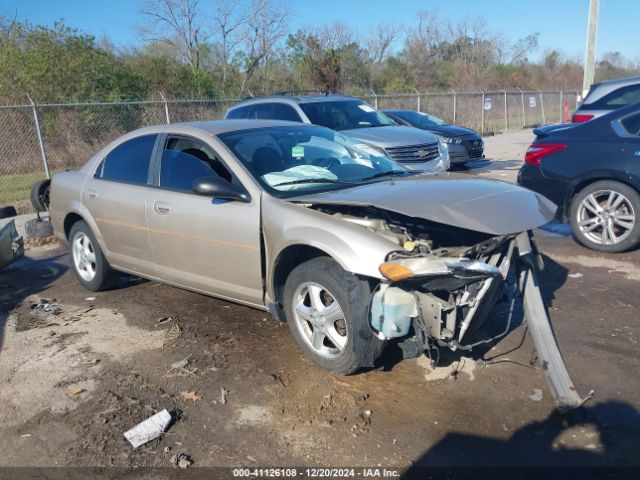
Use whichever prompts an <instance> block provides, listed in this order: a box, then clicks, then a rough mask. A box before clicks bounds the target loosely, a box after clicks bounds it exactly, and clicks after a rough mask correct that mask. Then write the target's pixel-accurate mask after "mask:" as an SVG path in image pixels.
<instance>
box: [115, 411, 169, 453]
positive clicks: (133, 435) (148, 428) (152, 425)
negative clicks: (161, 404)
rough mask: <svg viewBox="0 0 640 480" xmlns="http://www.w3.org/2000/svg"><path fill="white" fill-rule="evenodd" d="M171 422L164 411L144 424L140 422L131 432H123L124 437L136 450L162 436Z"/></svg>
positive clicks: (167, 413)
mask: <svg viewBox="0 0 640 480" xmlns="http://www.w3.org/2000/svg"><path fill="white" fill-rule="evenodd" d="M170 422H171V414H170V413H169V412H168V411H167V410H166V409H165V410H162V411H160V412H158V413H156V414H155V415H153V416H152V417H149V418H147V419H146V420H145V421H144V422H140V423H139V424H138V425H136V426H135V427H133V428H132V429H131V430H129V431H127V432H124V436H125V438H126V439H127V440H129V443H130V444H131V445H132V446H133V448H138V447H139V446H140V445H143V444H145V443H147V442H150V441H151V440H153V439H154V438H158V437H159V436H160V435H162V434H163V433H164V431H165V429H166V428H167V427H168V426H169V423H170Z"/></svg>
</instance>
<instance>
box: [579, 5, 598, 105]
mask: <svg viewBox="0 0 640 480" xmlns="http://www.w3.org/2000/svg"><path fill="white" fill-rule="evenodd" d="M599 10H600V0H590V1H589V21H588V23H587V47H586V49H585V53H584V77H583V80H582V98H584V97H585V96H586V95H587V92H588V91H589V88H590V87H591V84H592V83H593V77H594V71H595V56H596V32H597V30H598V12H599Z"/></svg>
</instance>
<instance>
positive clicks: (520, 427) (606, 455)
mask: <svg viewBox="0 0 640 480" xmlns="http://www.w3.org/2000/svg"><path fill="white" fill-rule="evenodd" d="M525 136H526V137H525ZM501 137H502V138H498V137H495V138H494V139H490V141H488V142H487V153H488V155H491V157H492V161H482V162H477V164H475V165H471V166H470V168H469V170H471V171H472V172H474V173H478V172H480V173H481V174H482V175H489V176H494V177H495V178H501V175H500V174H501V173H505V172H506V173H507V175H508V178H504V179H505V180H512V179H513V170H514V166H515V165H516V161H517V160H519V159H520V158H522V153H523V150H522V145H524V148H526V144H528V142H529V139H530V138H531V137H530V134H529V133H526V132H525V133H517V134H512V137H511V138H510V137H509V135H506V136H501ZM525 138H526V140H525ZM500 142H503V144H504V145H507V146H508V145H511V146H512V147H510V148H512V151H511V150H508V148H507V146H505V147H504V148H502V147H501V146H500V145H501V144H500ZM514 144H517V145H520V146H517V147H513V145H514ZM516 151H517V152H519V153H518V154H517V155H516V153H517V152H516ZM496 152H503V153H502V156H500V155H498V154H497V153H496ZM504 152H506V153H504ZM536 235H537V240H538V243H539V247H540V250H541V251H542V252H543V254H544V258H545V263H546V267H545V269H544V271H543V273H542V282H543V291H544V295H545V298H546V301H547V304H548V306H549V312H550V315H551V318H552V322H553V326H554V330H555V332H556V335H557V337H558V341H559V344H560V346H561V350H562V352H563V355H564V358H565V360H566V362H567V365H568V368H569V371H570V373H571V375H572V377H573V380H574V381H575V383H576V386H577V388H578V391H579V392H580V393H581V394H583V395H586V394H587V393H588V392H589V391H590V390H591V389H593V390H594V392H595V393H594V397H593V399H591V400H589V401H588V402H587V403H586V405H585V407H584V408H583V409H582V410H579V411H577V412H574V413H573V414H571V415H560V414H559V413H557V412H556V410H555V409H554V404H553V402H552V399H551V397H550V395H549V391H548V388H547V384H546V382H545V380H544V378H543V375H542V373H541V371H540V370H539V369H538V368H537V366H536V365H535V364H533V365H532V360H533V359H534V351H533V347H532V343H531V340H530V338H529V337H528V336H525V335H524V334H525V329H524V327H522V326H520V327H518V328H515V329H514V330H513V331H512V332H511V333H510V334H509V335H508V336H507V337H506V338H504V339H503V340H501V341H500V342H498V343H497V344H496V345H495V346H493V347H492V348H490V349H486V350H484V351H480V352H474V353H473V355H471V354H469V353H467V354H465V355H466V357H465V356H462V355H460V354H448V355H443V356H442V358H441V359H440V363H439V366H438V367H437V368H435V369H432V368H431V367H430V363H429V361H428V359H427V358H425V357H422V358H420V359H417V360H406V361H400V359H399V358H398V357H397V356H396V355H394V354H393V353H390V352H387V354H386V355H385V356H384V358H383V359H382V361H381V364H380V366H379V367H378V368H376V369H373V370H371V371H368V372H365V373H362V374H359V375H354V376H349V377H339V376H334V375H331V374H329V373H327V372H324V371H321V370H319V369H318V368H316V367H314V366H313V365H312V364H311V363H310V362H309V361H308V360H306V359H305V357H303V355H302V354H301V352H300V351H299V350H298V348H297V347H296V345H295V343H294V341H293V339H292V338H291V336H290V335H289V333H288V329H287V326H286V325H285V324H281V323H279V322H277V321H276V320H274V319H272V318H270V317H269V316H268V315H266V314H265V313H263V312H260V311H256V310H252V309H250V308H246V307H242V306H237V305H234V304H231V303H227V302H224V301H220V300H216V299H212V298H208V297H205V296H202V295H198V294H195V293H190V292H186V291H182V290H179V289H176V288H173V287H169V286H166V285H162V284H158V283H156V282H149V281H144V280H140V279H135V278H131V277H126V278H125V277H123V278H122V279H121V282H120V284H119V285H118V287H117V288H116V289H114V290H112V291H108V292H99V293H92V292H88V291H86V290H83V289H82V288H81V287H80V286H79V285H78V283H77V282H76V280H75V279H74V277H73V275H72V273H71V271H70V269H69V257H68V255H67V254H66V250H65V248H64V247H62V246H59V245H56V244H51V245H44V246H37V247H34V248H32V249H30V250H29V251H28V252H27V256H26V257H25V258H24V259H22V260H20V261H18V262H17V263H15V264H13V265H12V266H10V267H9V268H6V269H4V270H2V271H1V272H0V385H2V387H1V388H0V406H1V407H2V408H1V409H0V452H2V456H1V457H0V465H2V466H69V465H73V466H125V467H132V466H136V467H147V466H156V467H171V465H172V464H173V463H174V462H175V455H178V454H181V453H184V454H186V455H188V456H189V457H190V458H191V459H192V461H193V468H194V469H195V468H196V467H206V466H243V465H244V466H280V467H282V466H287V465H296V466H305V465H316V466H371V467H375V466H381V467H389V468H391V467H396V468H401V469H407V468H412V467H415V466H424V465H426V466H453V465H455V466H492V467H495V466H541V465H546V466H581V467H589V466H603V465H618V466H638V465H640V457H639V456H638V445H640V415H639V413H638V408H640V379H639V377H638V374H637V372H638V369H639V367H640V354H639V350H638V339H639V338H640V323H639V319H638V318H639V317H638V309H639V308H640V301H639V300H638V299H637V298H636V295H637V292H638V287H639V286H640V285H639V283H638V282H640V253H639V252H637V251H636V252H631V253H629V254H622V255H605V254H599V253H596V252H592V251H589V250H586V249H584V248H582V247H580V246H578V245H577V244H575V243H574V241H573V240H572V239H571V237H570V236H568V235H567V229H566V228H565V227H563V226H556V227H555V228H552V229H550V230H548V231H542V230H541V231H538V232H537V234H536ZM503 317H504V315H503V314H502V313H501V312H500V311H498V312H496V315H495V318H494V319H493V322H494V324H493V325H490V326H489V327H490V328H493V327H495V328H499V327H500V326H501V325H502V324H501V322H502V321H504V318H503ZM176 362H178V363H177V364H176ZM172 364H176V365H174V366H172ZM165 408H166V409H167V410H168V411H169V412H171V414H172V417H173V424H172V425H171V427H170V428H169V429H168V431H167V433H166V434H165V435H163V436H162V437H161V438H159V439H157V440H153V441H151V442H149V443H147V444H145V445H143V446H141V447H139V448H138V449H136V450H134V449H133V448H132V447H131V446H130V445H129V443H128V442H127V441H126V440H125V438H124V437H123V433H124V432H125V431H126V430H128V429H130V428H131V427H133V426H134V425H136V424H137V423H138V422H140V421H142V420H144V419H145V418H147V417H149V416H150V415H152V414H154V413H155V412H158V411H159V410H162V409H165Z"/></svg>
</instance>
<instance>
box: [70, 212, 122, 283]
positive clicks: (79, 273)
mask: <svg viewBox="0 0 640 480" xmlns="http://www.w3.org/2000/svg"><path fill="white" fill-rule="evenodd" d="M69 247H70V249H71V252H70V253H71V268H72V269H73V273H74V275H75V276H76V278H77V279H78V281H79V282H80V283H81V284H82V285H83V286H84V287H85V288H86V289H88V290H91V291H93V292H97V291H100V290H108V289H109V288H111V287H113V286H114V285H115V284H116V282H117V281H118V272H117V271H115V270H114V269H112V268H111V266H110V265H109V262H107V259H106V258H105V257H104V254H103V253H102V250H101V249H100V246H99V245H98V242H97V241H96V238H95V236H94V235H93V232H92V231H91V228H90V227H89V225H87V223H86V222H84V221H82V220H80V221H77V222H76V223H74V224H73V226H72V227H71V231H70V232H69Z"/></svg>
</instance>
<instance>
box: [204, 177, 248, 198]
mask: <svg viewBox="0 0 640 480" xmlns="http://www.w3.org/2000/svg"><path fill="white" fill-rule="evenodd" d="M191 188H192V190H193V191H194V193H196V194H198V195H202V196H203V197H213V198H221V199H224V200H235V201H238V202H248V201H249V195H247V194H246V193H245V192H242V191H240V190H239V189H238V188H236V187H234V186H233V185H231V184H230V183H229V182H227V181H226V180H224V179H222V178H220V177H216V176H211V177H200V178H198V179H196V181H195V182H193V186H192V187H191Z"/></svg>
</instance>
